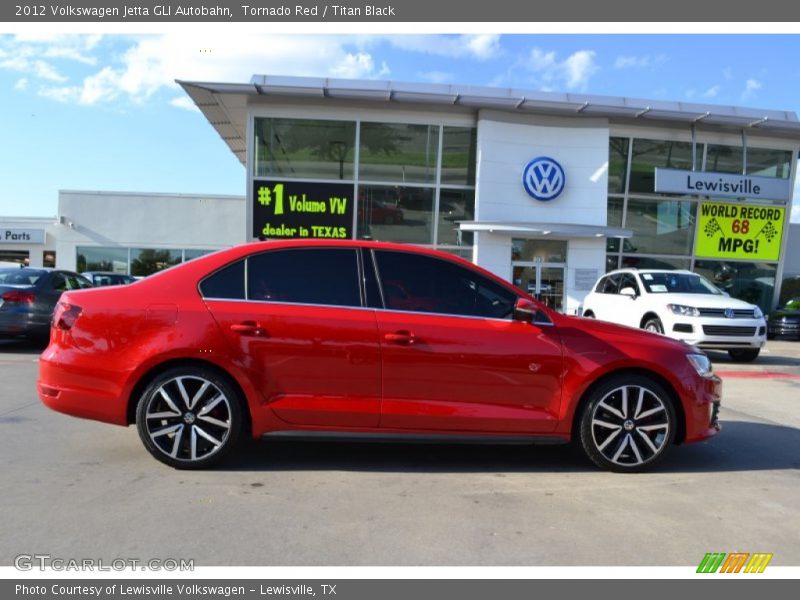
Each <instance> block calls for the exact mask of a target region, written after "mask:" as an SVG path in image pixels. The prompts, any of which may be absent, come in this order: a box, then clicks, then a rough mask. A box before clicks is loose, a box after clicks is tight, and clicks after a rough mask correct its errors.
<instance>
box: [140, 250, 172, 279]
mask: <svg viewBox="0 0 800 600" xmlns="http://www.w3.org/2000/svg"><path fill="white" fill-rule="evenodd" d="M180 262H181V251H180V250H167V249H156V248H131V275H135V276H137V277H144V276H146V275H150V274H151V273H155V272H156V271H162V270H163V269H166V268H167V267H171V266H173V265H177V264H180Z"/></svg>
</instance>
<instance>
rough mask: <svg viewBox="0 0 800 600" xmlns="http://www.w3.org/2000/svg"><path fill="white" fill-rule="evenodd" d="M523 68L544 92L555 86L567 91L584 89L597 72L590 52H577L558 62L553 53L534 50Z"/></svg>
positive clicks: (592, 52)
mask: <svg viewBox="0 0 800 600" xmlns="http://www.w3.org/2000/svg"><path fill="white" fill-rule="evenodd" d="M525 66H526V67H527V68H528V69H529V70H530V71H532V72H533V74H534V81H535V83H536V84H537V85H538V86H539V87H541V88H542V89H544V90H550V89H553V88H554V87H557V86H564V87H566V88H567V89H569V90H574V89H578V90H583V89H586V86H587V85H588V84H589V79H590V78H591V77H592V75H594V74H595V73H596V72H597V71H598V70H599V69H598V67H597V65H596V64H595V53H594V51H592V50H579V51H578V52H575V53H573V54H571V55H570V56H568V57H567V58H566V59H564V60H563V61H559V60H558V56H557V55H556V53H555V52H552V51H550V52H545V51H543V50H541V49H539V48H534V49H533V50H531V53H530V55H529V56H528V60H527V62H526V65H525Z"/></svg>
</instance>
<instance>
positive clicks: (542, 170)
mask: <svg viewBox="0 0 800 600" xmlns="http://www.w3.org/2000/svg"><path fill="white" fill-rule="evenodd" d="M566 182H567V177H566V176H565V175H564V169H562V168H561V165H560V164H558V163H557V162H556V161H555V160H553V159H552V158H550V157H549V156H539V157H537V158H534V159H533V160H532V161H531V162H529V163H528V165H527V166H526V167H525V170H524V171H523V172H522V185H523V186H525V191H526V192H528V195H529V196H530V197H531V198H536V200H541V201H542V202H548V201H550V200H555V199H556V198H558V196H559V194H561V192H563V191H564V184H565V183H566Z"/></svg>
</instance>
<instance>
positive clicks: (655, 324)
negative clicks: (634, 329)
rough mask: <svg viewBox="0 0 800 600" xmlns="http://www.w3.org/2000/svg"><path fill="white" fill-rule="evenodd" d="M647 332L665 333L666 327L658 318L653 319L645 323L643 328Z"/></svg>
mask: <svg viewBox="0 0 800 600" xmlns="http://www.w3.org/2000/svg"><path fill="white" fill-rule="evenodd" d="M642 329H644V330H645V331H649V332H650V333H664V325H663V323H661V319H659V318H658V317H651V318H649V319H647V321H645V322H644V326H643V327H642Z"/></svg>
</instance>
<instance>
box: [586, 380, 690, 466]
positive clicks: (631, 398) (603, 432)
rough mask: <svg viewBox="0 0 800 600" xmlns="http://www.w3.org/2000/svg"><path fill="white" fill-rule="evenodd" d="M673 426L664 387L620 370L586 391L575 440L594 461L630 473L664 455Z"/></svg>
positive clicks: (670, 443) (673, 432)
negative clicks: (586, 394) (641, 391)
mask: <svg viewBox="0 0 800 600" xmlns="http://www.w3.org/2000/svg"><path fill="white" fill-rule="evenodd" d="M623 390H624V391H623ZM640 390H643V393H642V395H640ZM624 395H627V399H625V398H624ZM676 430H677V418H676V416H675V408H674V406H673V405H672V398H671V397H670V395H669V393H667V391H666V390H665V389H664V387H663V386H661V385H660V384H659V383H658V382H656V381H654V380H653V379H651V378H649V377H647V376H645V375H636V374H620V375H615V376H613V377H610V378H609V379H607V380H605V381H603V382H602V383H601V384H600V385H598V386H597V387H595V388H594V389H593V390H591V392H589V395H588V396H587V397H586V399H585V402H584V404H583V410H582V412H581V416H580V420H579V431H578V440H577V441H578V444H579V445H580V447H581V449H582V450H583V453H584V454H585V455H586V456H587V457H588V458H589V460H591V461H592V462H593V463H594V464H596V465H597V466H598V467H600V468H602V469H606V470H609V471H614V472H617V473H636V472H639V471H645V470H647V469H650V468H651V467H652V466H653V465H655V464H657V463H658V462H659V461H661V460H662V459H663V458H664V455H665V454H666V453H667V452H668V451H669V449H670V447H671V446H672V444H673V440H674V439H675V432H676Z"/></svg>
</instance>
